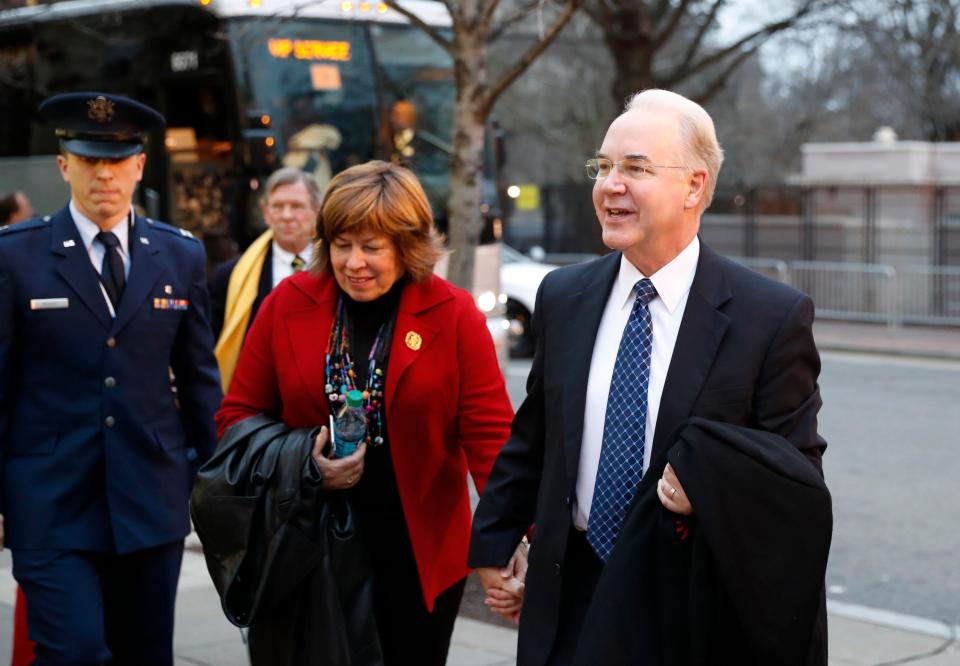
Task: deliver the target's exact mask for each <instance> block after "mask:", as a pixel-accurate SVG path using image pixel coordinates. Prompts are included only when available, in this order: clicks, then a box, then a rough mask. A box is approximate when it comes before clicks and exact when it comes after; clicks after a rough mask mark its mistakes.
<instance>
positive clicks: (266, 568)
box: [190, 415, 383, 666]
mask: <svg viewBox="0 0 960 666" xmlns="http://www.w3.org/2000/svg"><path fill="white" fill-rule="evenodd" d="M315 435H316V433H315V432H314V431H310V430H305V429H301V430H291V429H290V428H289V427H287V426H286V425H284V424H283V423H280V422H277V421H275V420H273V419H271V418H269V417H267V416H263V415H258V416H253V417H250V418H248V419H245V420H243V421H240V422H239V423H236V424H234V425H233V426H231V427H230V428H229V429H228V430H227V431H226V433H224V436H223V439H222V440H221V441H220V444H219V447H218V449H217V452H216V454H215V455H214V457H213V458H211V459H210V461H209V462H208V463H207V464H206V465H204V466H203V467H202V468H201V470H200V472H199V473H198V475H197V482H196V485H195V486H194V490H193V495H192V497H191V502H190V509H191V514H192V516H193V522H194V525H195V526H196V529H197V534H198V535H199V536H200V540H201V542H202V543H203V554H204V557H205V558H206V561H207V568H208V569H209V571H210V576H211V577H212V578H213V582H214V585H215V586H216V588H217V592H218V593H219V594H220V600H221V604H222V606H223V610H224V613H225V614H226V616H227V619H228V620H230V621H231V622H232V623H234V624H236V625H238V626H249V627H250V634H249V643H250V658H251V662H252V663H253V664H254V666H267V665H269V666H295V665H296V666H304V665H306V666H380V665H382V663H383V660H382V657H381V652H380V644H379V639H378V636H377V629H376V623H375V620H374V617H373V597H372V576H371V572H370V568H369V565H368V563H367V554H366V552H365V551H364V549H363V547H362V545H361V544H360V542H359V540H358V539H357V538H356V534H355V531H354V523H353V516H352V513H351V511H350V506H349V504H348V503H347V502H346V501H345V500H342V499H340V498H339V497H336V496H335V493H326V492H324V491H322V490H321V489H320V481H321V479H320V478H319V476H318V475H317V474H316V470H315V468H314V467H313V465H312V461H311V460H310V453H311V450H312V447H313V442H314V438H315Z"/></svg>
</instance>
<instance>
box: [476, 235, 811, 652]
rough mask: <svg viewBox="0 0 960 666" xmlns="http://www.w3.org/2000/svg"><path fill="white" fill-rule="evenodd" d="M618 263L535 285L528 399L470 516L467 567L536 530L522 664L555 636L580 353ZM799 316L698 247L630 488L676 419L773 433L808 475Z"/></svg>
mask: <svg viewBox="0 0 960 666" xmlns="http://www.w3.org/2000/svg"><path fill="white" fill-rule="evenodd" d="M620 256H621V255H620V253H619V252H614V253H611V254H609V255H607V256H605V257H602V258H600V259H597V260H595V261H592V262H589V263H586V264H579V265H576V266H569V267H565V268H561V269H558V270H556V271H553V272H552V273H550V274H548V275H547V277H546V278H545V279H544V281H543V283H542V284H541V286H540V290H539V293H538V295H537V305H536V310H535V312H534V316H533V325H534V330H535V331H536V334H537V346H536V352H535V354H534V359H533V366H532V368H531V370H530V376H529V378H528V380H527V398H526V400H524V402H523V404H522V405H521V406H520V409H519V410H518V412H517V416H516V418H515V419H514V422H513V426H512V432H511V437H510V439H509V440H508V441H507V443H506V444H505V445H504V447H503V450H502V451H501V453H500V456H499V457H498V459H497V462H496V465H495V466H494V469H493V472H492V473H491V475H490V480H489V481H488V483H487V487H486V490H485V492H484V494H483V496H482V497H481V500H480V504H479V506H478V507H477V511H476V513H475V514H474V528H473V536H472V540H471V544H470V557H469V563H470V565H471V566H474V567H477V566H502V565H504V564H505V563H506V562H507V561H508V560H509V558H510V556H511V555H512V553H513V550H514V548H515V547H516V545H517V542H518V541H519V540H520V538H521V536H522V535H523V534H524V532H525V531H526V530H527V529H528V528H529V527H530V525H531V524H534V523H535V532H534V538H533V546H532V548H531V549H530V569H529V572H528V574H527V584H526V593H525V594H526V596H525V600H524V607H523V613H522V615H521V622H520V636H519V648H518V663H519V664H521V666H526V665H539V664H543V663H544V662H545V661H546V659H547V657H548V655H549V652H550V649H551V646H552V645H553V643H554V639H555V635H556V628H557V621H558V617H559V608H560V590H561V581H562V578H563V573H564V553H565V550H566V546H567V537H568V534H569V530H570V527H571V524H572V521H571V506H572V504H573V499H574V498H573V494H574V489H575V483H576V474H577V465H578V462H579V458H580V444H581V440H582V435H583V410H584V401H585V398H586V387H587V377H588V375H589V372H590V358H591V355H592V352H593V345H594V340H595V338H596V334H597V328H598V326H599V324H600V319H601V317H602V315H603V310H604V307H605V305H606V300H607V296H608V295H609V293H610V289H611V287H612V285H613V282H614V280H615V278H616V276H617V272H618V270H619V265H620ZM812 322H813V303H812V302H811V300H810V299H809V298H808V297H807V296H805V295H804V294H801V293H800V292H798V291H796V290H795V289H793V288H791V287H789V286H786V285H783V284H780V283H778V282H774V281H773V280H770V279H767V278H765V277H763V276H761V275H759V274H757V273H754V272H753V271H750V270H748V269H746V268H744V267H742V266H740V265H738V264H735V263H734V262H732V261H729V260H727V259H724V258H722V257H720V256H718V255H717V254H716V253H715V252H713V251H712V250H710V248H709V247H707V246H706V245H704V244H703V243H701V245H700V259H699V261H698V264H697V271H696V275H695V277H694V280H693V285H692V286H691V288H690V295H689V297H688V299H687V305H686V310H685V311H684V315H683V320H682V323H681V326H680V330H679V333H678V336H677V342H676V346H675V347H674V352H673V358H672V359H671V362H670V367H669V370H668V373H667V379H666V383H665V385H664V389H663V396H662V398H661V401H660V411H659V416H658V419H657V424H656V428H655V431H654V432H655V434H654V439H653V446H652V451H651V456H652V458H651V464H650V468H649V470H648V472H647V473H646V475H645V476H644V478H643V480H642V481H641V483H640V488H639V489H638V493H641V492H643V490H644V489H645V488H646V487H647V486H649V485H650V484H656V481H657V479H658V478H659V477H660V476H661V475H662V472H663V468H664V466H665V464H666V457H665V450H664V443H665V440H666V437H667V436H668V435H669V434H670V432H671V431H673V429H674V428H675V427H676V426H677V425H678V424H679V423H680V421H681V420H683V419H684V418H686V417H688V416H701V417H704V418H708V419H712V420H716V421H723V422H727V423H734V424H737V425H743V426H748V427H751V428H756V429H760V430H766V431H768V432H773V433H776V434H779V435H782V436H783V437H784V438H786V439H787V440H788V441H790V442H791V443H792V444H793V445H794V446H795V447H796V448H797V449H799V450H800V451H801V452H802V453H803V454H805V455H806V456H807V457H808V458H809V459H810V460H811V462H812V463H813V464H814V465H816V466H817V467H818V468H819V465H820V456H821V453H822V450H823V448H824V447H825V446H826V444H825V443H824V442H823V440H822V439H821V438H820V437H819V436H818V435H817V412H818V410H819V409H820V405H821V400H820V393H819V389H818V387H817V376H818V374H819V372H820V358H819V355H818V354H817V350H816V347H815V345H814V342H813V335H812V330H811V325H812ZM682 482H683V479H681V483H682Z"/></svg>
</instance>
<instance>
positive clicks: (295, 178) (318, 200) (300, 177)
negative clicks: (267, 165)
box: [263, 167, 323, 209]
mask: <svg viewBox="0 0 960 666" xmlns="http://www.w3.org/2000/svg"><path fill="white" fill-rule="evenodd" d="M297 183H303V185H304V187H306V188H307V193H308V194H309V195H310V199H311V201H313V207H314V208H317V209H319V208H320V205H321V204H322V203H323V196H322V195H321V194H320V186H319V185H317V181H316V179H315V178H314V177H313V175H312V174H309V173H307V172H306V171H304V170H302V169H297V168H294V167H283V168H282V169H277V170H276V171H274V172H273V173H272V174H270V177H269V178H267V184H266V185H264V187H263V200H264V202H266V200H267V199H269V198H270V195H271V194H273V193H274V191H275V190H276V189H277V188H278V187H282V186H283V185H296V184H297Z"/></svg>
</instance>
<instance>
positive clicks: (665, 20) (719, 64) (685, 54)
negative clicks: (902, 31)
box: [584, 0, 824, 106]
mask: <svg viewBox="0 0 960 666" xmlns="http://www.w3.org/2000/svg"><path fill="white" fill-rule="evenodd" d="M822 4H824V3H823V2H821V0H801V1H800V2H799V4H797V5H796V6H795V7H794V9H793V10H792V11H791V13H789V14H788V15H786V16H784V17H783V18H779V19H777V20H774V21H770V22H767V23H764V24H762V25H761V26H760V27H758V28H756V29H754V30H752V31H750V32H748V33H747V34H745V35H743V36H741V37H739V38H737V39H734V40H733V41H732V42H730V43H727V44H720V45H711V44H710V43H709V41H708V39H707V38H708V36H709V35H710V33H711V31H712V30H713V29H714V28H716V25H717V19H718V17H719V14H720V12H721V10H722V9H723V8H724V6H725V5H727V0H588V1H587V3H586V4H585V5H584V11H585V12H586V13H587V15H588V16H589V17H590V18H591V19H592V20H593V22H594V23H596V24H597V26H598V27H599V28H600V30H601V31H602V33H603V41H604V43H605V44H606V46H607V49H608V50H609V51H610V55H611V57H612V59H613V62H614V66H615V67H616V75H615V77H614V82H613V88H612V91H611V92H612V94H613V97H614V100H615V102H616V104H617V105H618V106H622V105H623V102H624V100H625V99H626V98H627V97H628V96H629V95H631V94H632V93H634V92H637V91H638V90H643V89H645V88H668V89H674V88H679V87H684V86H685V85H686V84H688V83H689V82H690V80H691V79H694V78H696V79H697V92H696V93H695V94H694V97H695V98H696V99H697V100H698V101H700V102H705V101H707V100H709V99H710V98H711V97H713V96H714V95H715V94H716V93H717V92H718V91H719V90H720V89H722V88H723V86H724V85H725V83H726V81H727V80H728V79H729V77H730V75H731V74H732V73H733V72H734V71H735V70H736V69H737V68H738V67H739V66H740V65H741V64H742V63H744V62H745V61H746V60H747V59H748V58H750V56H751V55H753V54H754V53H756V51H757V49H759V48H760V46H762V45H763V43H764V42H766V41H767V40H768V39H769V38H770V37H772V36H773V35H775V34H777V33H780V32H782V31H784V30H787V29H788V28H791V27H793V26H795V25H796V24H797V23H798V21H800V20H801V19H803V18H804V17H807V16H808V15H810V14H811V12H813V11H814V9H816V8H817V7H818V6H820V5H822ZM668 50H670V51H675V54H674V53H671V57H670V58H665V57H664V56H665V55H666V54H667V52H668Z"/></svg>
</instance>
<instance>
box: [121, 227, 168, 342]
mask: <svg viewBox="0 0 960 666" xmlns="http://www.w3.org/2000/svg"><path fill="white" fill-rule="evenodd" d="M127 245H128V248H129V252H130V277H129V278H128V279H127V286H126V287H124V289H123V296H121V297H120V304H119V306H118V307H117V316H116V318H115V319H114V320H113V327H112V328H111V332H112V333H116V332H118V331H119V330H120V329H121V328H123V327H124V326H125V325H126V324H127V322H129V321H130V319H131V318H132V317H133V315H134V314H136V312H137V310H139V309H140V307H141V306H142V305H143V304H144V303H145V302H146V300H147V295H148V294H149V293H150V290H151V289H152V288H153V285H154V284H156V282H157V280H159V279H160V275H161V273H162V268H161V266H160V262H159V261H158V260H157V257H156V255H157V254H158V253H159V252H160V243H159V241H158V240H157V237H156V234H155V233H154V232H153V230H152V229H150V225H149V224H147V222H146V220H144V219H143V218H142V217H137V218H136V221H135V222H134V225H133V228H132V229H131V230H130V236H129V238H128V239H127Z"/></svg>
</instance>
